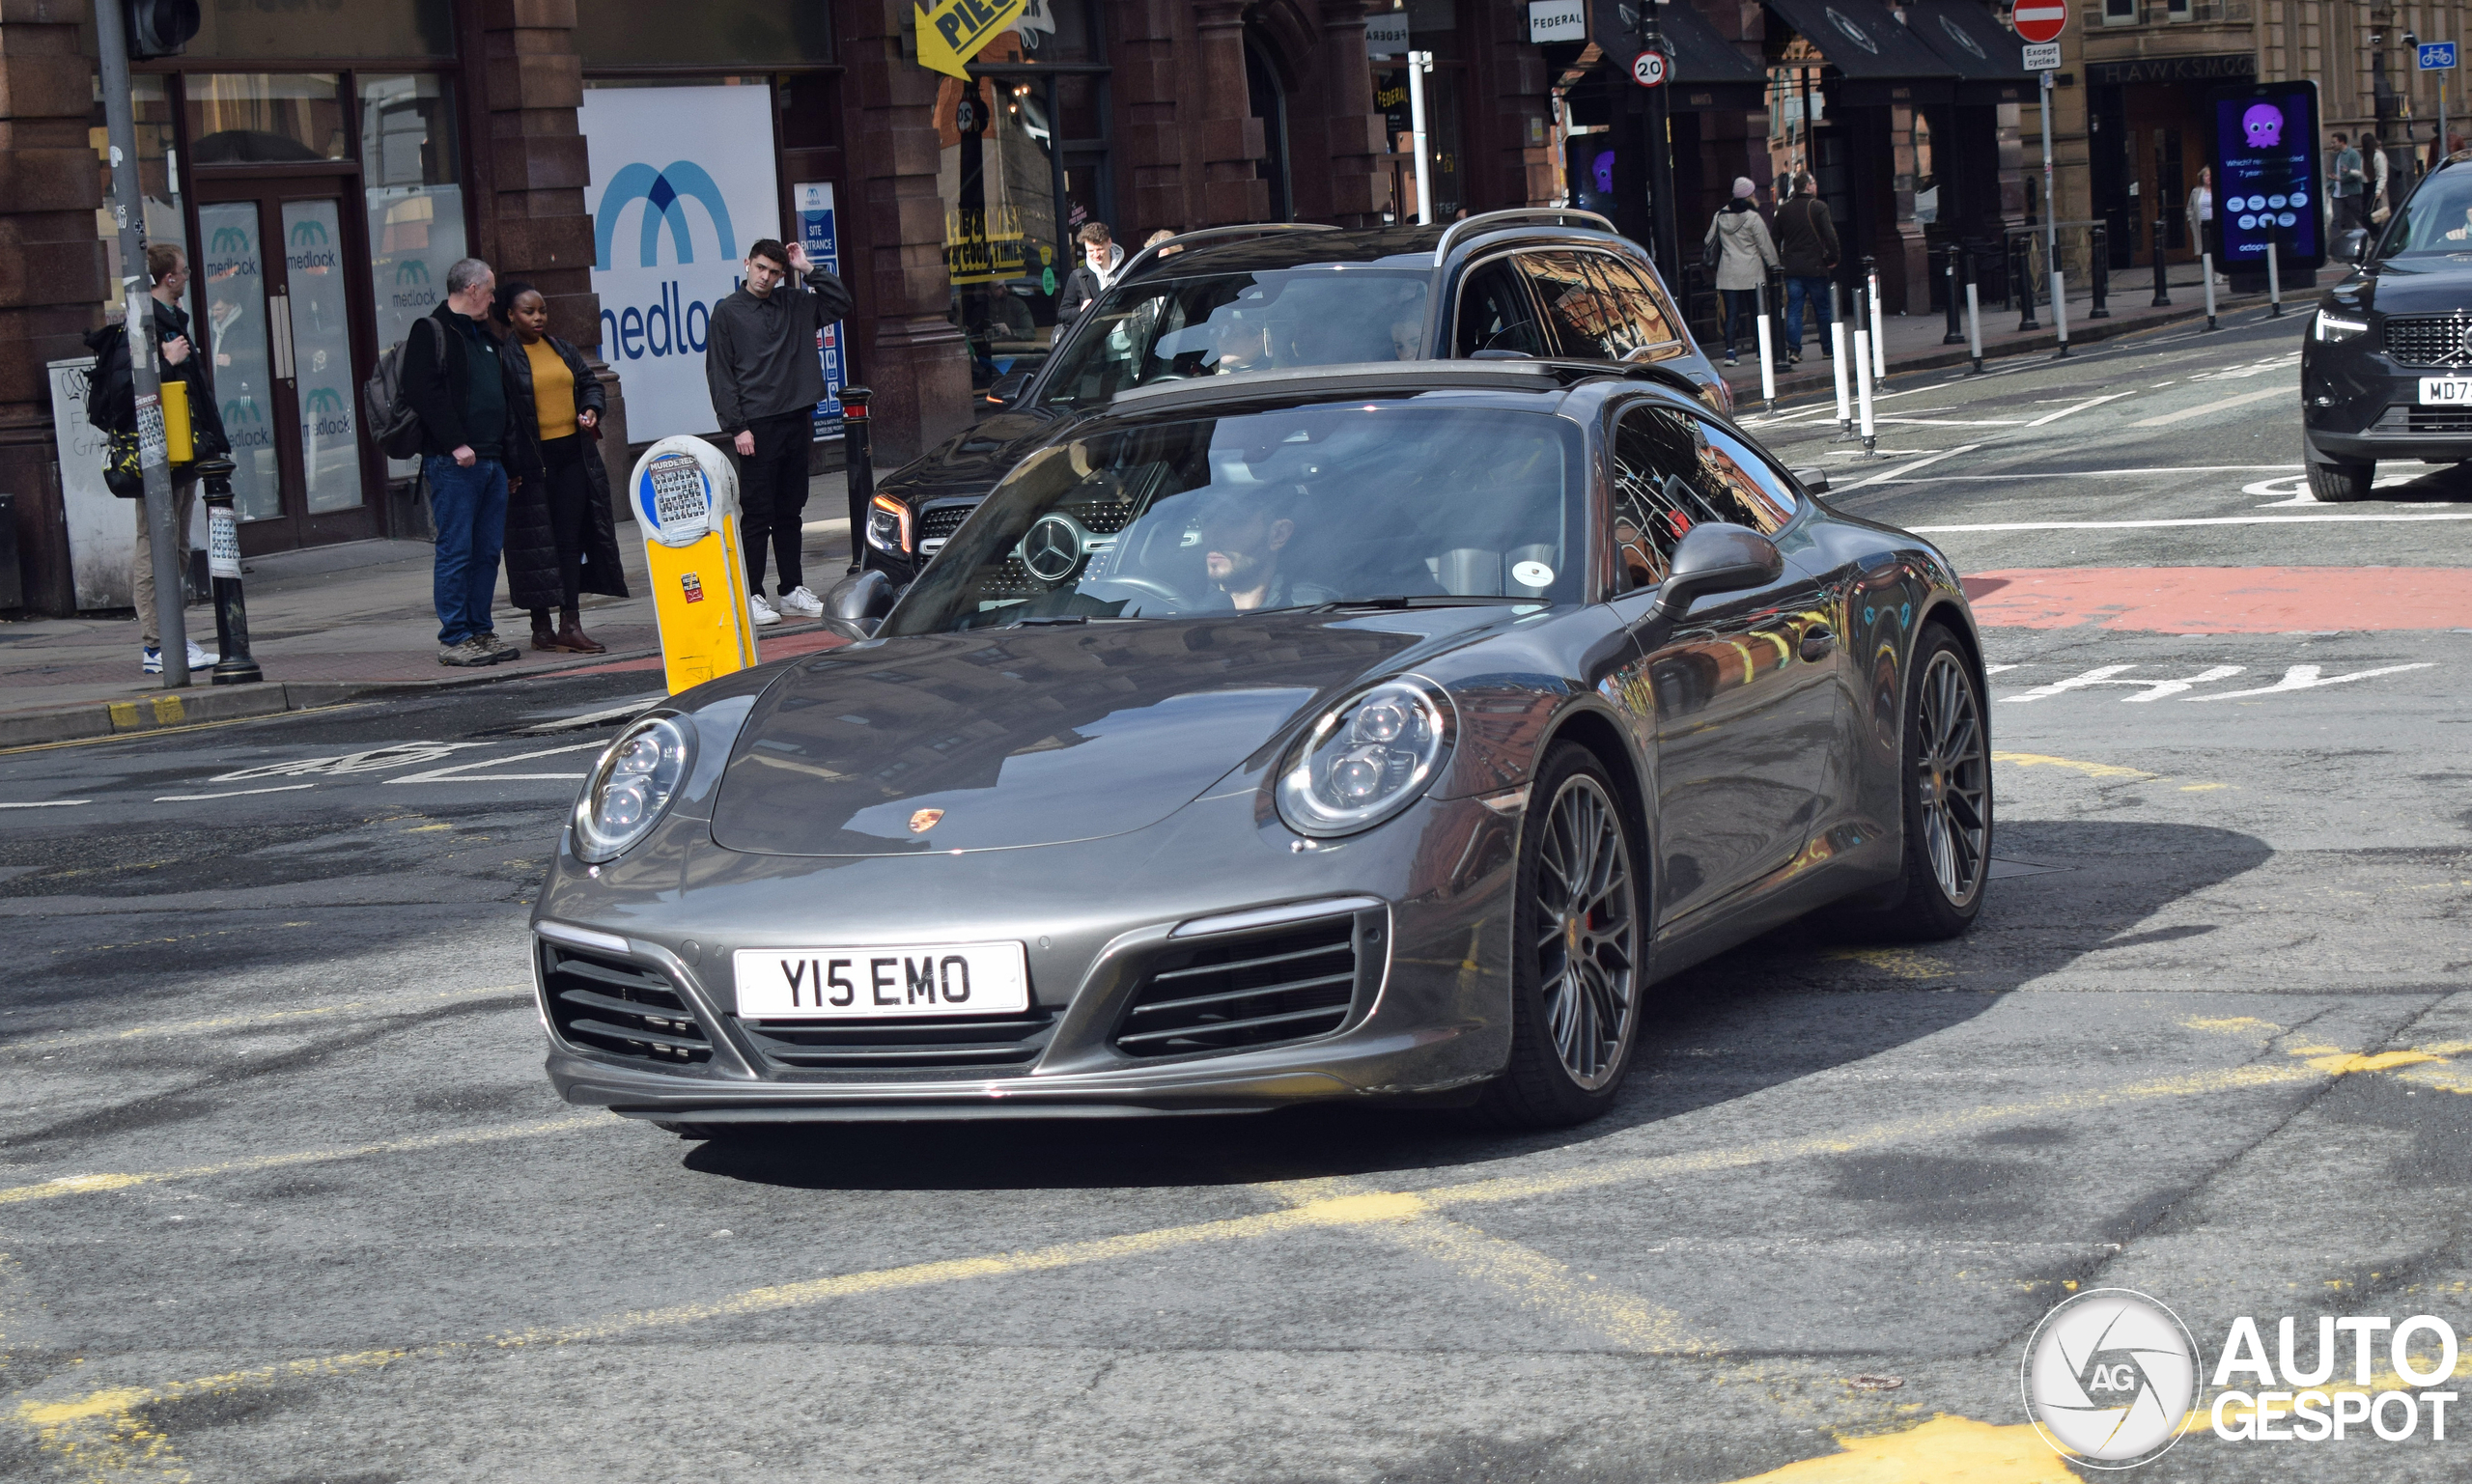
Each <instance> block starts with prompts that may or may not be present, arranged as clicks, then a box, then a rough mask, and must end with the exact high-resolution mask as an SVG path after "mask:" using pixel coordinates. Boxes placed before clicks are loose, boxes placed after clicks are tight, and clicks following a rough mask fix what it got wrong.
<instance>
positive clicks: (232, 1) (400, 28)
mask: <svg viewBox="0 0 2472 1484" xmlns="http://www.w3.org/2000/svg"><path fill="white" fill-rule="evenodd" d="M89 24H91V22H90V23H89ZM93 45H94V43H93V42H92V41H91V40H89V42H87V53H86V54H87V55H88V56H93V55H94V50H93ZM183 54H184V55H186V56H189V57H205V58H215V57H230V58H245V59H246V60H249V61H252V62H259V61H267V62H271V61H276V60H293V59H297V60H301V61H320V60H323V59H325V58H328V57H338V58H340V57H451V56H453V55H455V5H454V0H205V3H204V4H202V5H200V6H199V7H198V28H197V35H196V36H195V37H194V38H192V39H191V40H190V42H189V44H188V48H187V50H186V51H185V53H183Z"/></svg>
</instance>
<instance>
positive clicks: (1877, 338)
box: [1863, 258, 1889, 381]
mask: <svg viewBox="0 0 2472 1484" xmlns="http://www.w3.org/2000/svg"><path fill="white" fill-rule="evenodd" d="M1863 292H1864V293H1865V294H1868V295H1869V296H1870V303H1871V315H1870V322H1871V379H1872V380H1874V381H1885V380H1887V379H1888V378H1889V337H1888V334H1887V332H1886V331H1885V330H1883V329H1882V328H1881V327H1880V268H1879V265H1878V264H1877V263H1875V262H1873V261H1872V260H1871V259H1869V258H1865V259H1864V260H1863Z"/></svg>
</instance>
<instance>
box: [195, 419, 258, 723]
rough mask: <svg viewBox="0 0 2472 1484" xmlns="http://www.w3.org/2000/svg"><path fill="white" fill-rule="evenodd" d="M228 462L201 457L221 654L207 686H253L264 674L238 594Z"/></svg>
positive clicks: (237, 536) (236, 525)
mask: <svg viewBox="0 0 2472 1484" xmlns="http://www.w3.org/2000/svg"><path fill="white" fill-rule="evenodd" d="M232 467H233V465H232V461H231V460H229V459H201V460H199V461H198V465H197V473H198V479H199V481H200V484H201V486H202V488H203V490H204V491H205V496H206V570H207V571H208V572H209V573H210V574H212V575H213V579H214V649H215V653H216V654H218V655H220V656H221V657H222V658H220V659H218V660H216V661H215V664H214V668H213V669H212V670H210V671H208V672H207V674H208V684H210V685H215V686H254V685H256V684H257V683H258V682H260V681H262V680H265V679H266V678H267V677H266V672H265V671H263V670H261V669H259V668H258V662H257V661H256V660H255V659H252V658H249V608H248V604H247V603H245V602H242V601H241V598H240V522H239V518H238V517H237V516H235V514H234V513H233V509H232Z"/></svg>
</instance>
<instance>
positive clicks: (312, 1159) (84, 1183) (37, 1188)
mask: <svg viewBox="0 0 2472 1484" xmlns="http://www.w3.org/2000/svg"><path fill="white" fill-rule="evenodd" d="M608 1122H609V1120H607V1119H605V1118H603V1117H601V1116H598V1115H595V1114H589V1113H570V1114H568V1115H566V1116H565V1117H561V1118H547V1119H542V1120H540V1121H538V1122H534V1123H512V1124H495V1125H492V1126H491V1127H489V1128H486V1129H464V1130H460V1131H458V1132H456V1133H453V1134H421V1135H419V1136H417V1137H414V1138H393V1139H382V1140H379V1141H377V1142H374V1143H367V1144H342V1145H337V1146H336V1147H334V1148H330V1149H296V1150H294V1151H292V1152H291V1153H289V1154H264V1155H256V1156H252V1157H251V1158H249V1159H245V1160H225V1161H223V1162H220V1163H217V1164H191V1165H188V1166H186V1167H184V1168H181V1169H154V1170H136V1171H124V1172H121V1173H119V1174H108V1175H63V1176H60V1177H59V1178H58V1179H54V1180H39V1181H37V1182H35V1183H34V1184H33V1185H19V1186H9V1187H6V1188H0V1206H14V1205H16V1204H19V1203H20V1202H23V1201H30V1200H53V1199H56V1198H58V1197H60V1196H63V1195H92V1194H96V1193H98V1192H100V1191H107V1190H135V1189H136V1188H137V1187H139V1186H145V1185H161V1184H163V1183H164V1182H165V1181H170V1180H203V1179H206V1178H208V1177H210V1176H214V1175H253V1174H256V1173H257V1172H258V1171H260V1170H268V1169H284V1168H287V1167H289V1166H291V1165H295V1164H323V1163H328V1162H332V1161H336V1160H357V1159H361V1158H364V1157H366V1156H370V1155H385V1154H411V1153H416V1152H418V1151H420V1150H424V1149H453V1148H458V1147H461V1146H464V1145H469V1144H495V1143H502V1142H504V1141H506V1140H508V1139H515V1138H537V1137H540V1136H542V1135H544V1134H574V1133H576V1132H577V1131H579V1130H583V1129H590V1128H600V1127H606V1126H607V1125H608Z"/></svg>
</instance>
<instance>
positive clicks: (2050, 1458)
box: [1735, 1416, 2080, 1484]
mask: <svg viewBox="0 0 2472 1484" xmlns="http://www.w3.org/2000/svg"><path fill="white" fill-rule="evenodd" d="M1838 1445H1839V1446H1840V1447H1841V1448H1843V1449H1844V1450H1845V1451H1843V1452H1841V1453H1829V1454H1824V1455H1822V1456H1821V1457H1818V1458H1807V1459H1804V1460H1803V1461H1802V1462H1800V1463H1795V1464H1787V1465H1786V1466H1785V1467H1784V1468H1783V1469H1771V1470H1768V1471H1767V1472H1766V1473H1760V1474H1754V1475H1752V1476H1751V1477H1750V1478H1746V1479H1739V1480H1736V1481H1735V1484H1920V1481H1924V1480H1932V1481H1938V1480H1958V1479H1962V1480H1964V1481H1965V1484H2080V1481H2079V1479H2078V1476H2077V1475H2076V1473H2074V1472H2073V1471H2071V1470H2070V1469H2069V1467H2068V1466H2067V1465H2066V1464H2064V1463H2062V1462H2061V1461H2060V1455H2059V1454H2057V1453H2055V1452H2053V1451H2052V1450H2051V1447H2050V1445H2049V1444H2047V1443H2045V1442H2043V1441H2042V1439H2041V1438H2040V1437H2039V1436H2037V1434H2036V1432H2035V1429H2034V1427H2033V1425H2032V1424H2030V1423H2025V1422H2017V1423H2011V1424H2009V1425H2008V1426H2005V1427H2002V1426H1995V1425H1994V1424H1992V1423H1989V1422H1977V1421H1974V1420H1972V1419H1970V1418H1967V1417H1952V1416H1937V1417H1933V1418H1932V1419H1931V1420H1930V1421H1928V1422H1925V1423H1924V1424H1923V1425H1922V1426H1921V1427H1916V1428H1909V1429H1908V1430H1906V1431H1905V1432H1901V1433H1889V1434H1885V1435H1883V1436H1878V1437H1870V1438H1845V1437H1840V1438H1839V1439H1838Z"/></svg>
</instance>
